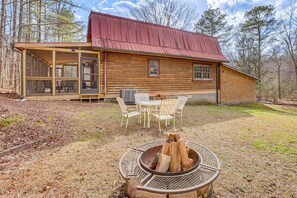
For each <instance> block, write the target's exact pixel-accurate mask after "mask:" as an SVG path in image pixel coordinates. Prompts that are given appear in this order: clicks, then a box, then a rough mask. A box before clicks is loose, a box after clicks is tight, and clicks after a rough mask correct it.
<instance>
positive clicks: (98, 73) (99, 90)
mask: <svg viewBox="0 0 297 198" xmlns="http://www.w3.org/2000/svg"><path fill="white" fill-rule="evenodd" d="M97 75H98V79H97V80H98V92H99V94H101V88H100V85H101V83H100V80H101V78H100V51H99V53H98V72H97Z"/></svg>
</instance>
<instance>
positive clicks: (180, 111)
mask: <svg viewBox="0 0 297 198" xmlns="http://www.w3.org/2000/svg"><path fill="white" fill-rule="evenodd" d="M187 101H188V97H186V96H178V102H177V105H176V110H175V113H177V114H180V122H181V123H182V124H183V110H184V107H185V105H186V103H187Z"/></svg>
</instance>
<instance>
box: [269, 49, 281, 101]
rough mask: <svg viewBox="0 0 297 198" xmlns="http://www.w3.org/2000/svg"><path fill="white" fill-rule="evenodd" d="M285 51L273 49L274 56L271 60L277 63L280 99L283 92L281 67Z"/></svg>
mask: <svg viewBox="0 0 297 198" xmlns="http://www.w3.org/2000/svg"><path fill="white" fill-rule="evenodd" d="M283 55H284V54H283V53H281V50H280V48H276V47H275V48H273V49H272V57H271V60H272V61H273V62H274V63H275V64H276V72H277V91H278V99H281V98H282V93H281V68H282V64H283V60H282V59H283Z"/></svg>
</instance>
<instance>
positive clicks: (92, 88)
mask: <svg viewBox="0 0 297 198" xmlns="http://www.w3.org/2000/svg"><path fill="white" fill-rule="evenodd" d="M80 62H81V65H80V67H81V82H80V83H81V93H82V94H98V58H94V57H81V59H80Z"/></svg>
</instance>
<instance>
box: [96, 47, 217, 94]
mask: <svg viewBox="0 0 297 198" xmlns="http://www.w3.org/2000/svg"><path fill="white" fill-rule="evenodd" d="M106 53H107V56H106V68H107V70H106V78H107V79H106V80H107V84H106V93H107V94H115V95H118V94H119V91H120V89H123V88H135V89H138V90H142V91H143V92H151V93H152V92H154V93H159V94H162V93H165V92H175V93H176V95H178V93H179V92H188V93H191V92H193V93H194V92H195V91H199V90H200V91H203V90H205V91H206V90H215V88H216V63H208V64H211V65H212V68H211V78H212V79H211V80H193V63H194V62H195V61H194V60H183V59H175V58H165V57H153V56H145V55H136V54H123V53H116V52H106ZM102 54H103V53H102ZM151 58H155V59H158V60H160V64H159V67H160V76H159V77H149V75H148V61H149V59H151ZM103 65H104V58H103V57H102V59H101V66H102V67H101V68H103ZM101 84H102V85H103V84H104V78H101Z"/></svg>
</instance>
